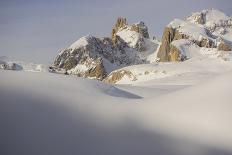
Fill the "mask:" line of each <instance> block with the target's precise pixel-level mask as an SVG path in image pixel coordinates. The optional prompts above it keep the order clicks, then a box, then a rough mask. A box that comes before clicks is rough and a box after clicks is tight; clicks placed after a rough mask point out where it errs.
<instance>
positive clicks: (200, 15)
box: [188, 12, 206, 25]
mask: <svg viewBox="0 0 232 155" xmlns="http://www.w3.org/2000/svg"><path fill="white" fill-rule="evenodd" d="M188 20H192V21H194V22H196V23H197V24H201V25H203V24H205V21H206V13H205V12H197V13H194V14H192V16H190V17H188Z"/></svg>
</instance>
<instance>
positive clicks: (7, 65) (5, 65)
mask: <svg viewBox="0 0 232 155" xmlns="http://www.w3.org/2000/svg"><path fill="white" fill-rule="evenodd" d="M0 69H4V70H15V71H16V70H22V69H23V67H22V66H21V65H19V64H17V63H14V62H4V61H0Z"/></svg>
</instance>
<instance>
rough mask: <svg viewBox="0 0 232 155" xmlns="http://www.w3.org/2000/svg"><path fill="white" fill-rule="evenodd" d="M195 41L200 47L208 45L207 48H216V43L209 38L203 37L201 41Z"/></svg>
mask: <svg viewBox="0 0 232 155" xmlns="http://www.w3.org/2000/svg"><path fill="white" fill-rule="evenodd" d="M195 43H196V44H197V45H198V46H199V47H206V48H215V47H216V46H215V43H214V41H212V40H210V39H208V38H203V39H202V40H201V41H195Z"/></svg>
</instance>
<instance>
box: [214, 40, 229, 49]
mask: <svg viewBox="0 0 232 155" xmlns="http://www.w3.org/2000/svg"><path fill="white" fill-rule="evenodd" d="M217 49H218V50H219V51H231V47H230V46H229V44H228V43H226V42H225V41H223V40H222V41H221V42H220V43H219V45H218V47H217Z"/></svg>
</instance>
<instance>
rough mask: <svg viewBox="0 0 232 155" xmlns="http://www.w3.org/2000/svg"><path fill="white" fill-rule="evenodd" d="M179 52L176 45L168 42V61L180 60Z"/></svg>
mask: <svg viewBox="0 0 232 155" xmlns="http://www.w3.org/2000/svg"><path fill="white" fill-rule="evenodd" d="M180 53H181V52H180V51H179V49H178V48H177V47H175V46H174V45H172V44H170V52H169V56H168V60H169V61H180V60H181V54H180Z"/></svg>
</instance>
